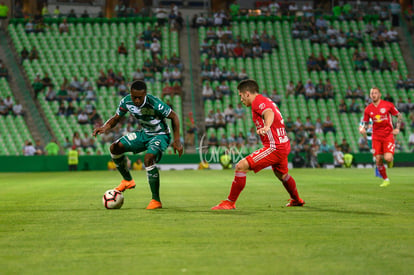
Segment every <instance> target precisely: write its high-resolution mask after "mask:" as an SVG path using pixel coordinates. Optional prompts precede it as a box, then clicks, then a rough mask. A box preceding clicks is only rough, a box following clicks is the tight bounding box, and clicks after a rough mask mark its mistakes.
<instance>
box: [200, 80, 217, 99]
mask: <svg viewBox="0 0 414 275" xmlns="http://www.w3.org/2000/svg"><path fill="white" fill-rule="evenodd" d="M202 96H203V101H205V100H207V99H211V100H214V99H215V96H214V91H213V89H212V88H211V87H210V83H209V82H206V84H205V85H204V86H203V91H202Z"/></svg>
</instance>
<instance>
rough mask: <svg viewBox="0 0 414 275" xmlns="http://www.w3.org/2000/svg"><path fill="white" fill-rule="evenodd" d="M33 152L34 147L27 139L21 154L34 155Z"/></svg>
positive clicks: (34, 151)
mask: <svg viewBox="0 0 414 275" xmlns="http://www.w3.org/2000/svg"><path fill="white" fill-rule="evenodd" d="M35 153H36V148H35V147H34V146H33V143H32V142H31V141H29V140H26V143H25V145H24V147H23V155H25V156H34V155H35Z"/></svg>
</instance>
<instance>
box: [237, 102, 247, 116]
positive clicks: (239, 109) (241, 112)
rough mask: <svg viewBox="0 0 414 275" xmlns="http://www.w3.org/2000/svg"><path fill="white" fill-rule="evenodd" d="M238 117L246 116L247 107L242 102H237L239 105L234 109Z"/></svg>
mask: <svg viewBox="0 0 414 275" xmlns="http://www.w3.org/2000/svg"><path fill="white" fill-rule="evenodd" d="M234 113H235V116H236V118H244V114H245V109H244V108H243V106H242V104H241V103H237V107H236V109H235V110H234Z"/></svg>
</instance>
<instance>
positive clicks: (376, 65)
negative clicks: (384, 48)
mask: <svg viewBox="0 0 414 275" xmlns="http://www.w3.org/2000/svg"><path fill="white" fill-rule="evenodd" d="M370 65H371V71H376V70H379V69H380V62H379V60H378V57H377V55H376V54H374V56H373V58H372V59H371V61H370Z"/></svg>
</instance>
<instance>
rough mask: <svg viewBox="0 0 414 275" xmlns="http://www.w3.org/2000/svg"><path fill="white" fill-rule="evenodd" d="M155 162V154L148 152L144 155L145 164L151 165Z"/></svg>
mask: <svg viewBox="0 0 414 275" xmlns="http://www.w3.org/2000/svg"><path fill="white" fill-rule="evenodd" d="M154 164H155V155H154V154H146V155H145V156H144V165H145V166H146V167H149V166H151V165H154Z"/></svg>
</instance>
